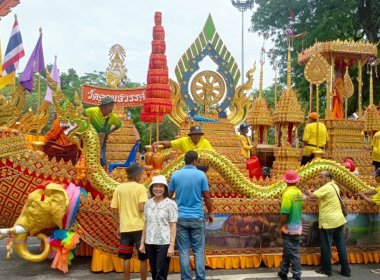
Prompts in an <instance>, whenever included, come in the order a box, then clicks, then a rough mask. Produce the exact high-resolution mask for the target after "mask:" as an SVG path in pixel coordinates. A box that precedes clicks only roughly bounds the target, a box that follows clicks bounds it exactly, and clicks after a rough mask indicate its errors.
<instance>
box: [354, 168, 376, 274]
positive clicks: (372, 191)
mask: <svg viewBox="0 0 380 280" xmlns="http://www.w3.org/2000/svg"><path fill="white" fill-rule="evenodd" d="M370 175H371V176H375V180H376V183H378V184H380V168H378V169H376V172H375V173H372V174H370ZM374 194H375V196H374V197H372V198H369V197H367V195H374ZM357 195H358V196H359V197H361V198H362V199H363V200H364V201H365V202H367V203H368V204H369V205H373V206H374V205H379V206H380V187H377V188H376V189H370V190H368V191H365V192H363V193H361V192H359V193H358V194H357ZM379 210H380V208H379ZM371 272H373V273H376V274H380V267H379V268H377V269H371Z"/></svg>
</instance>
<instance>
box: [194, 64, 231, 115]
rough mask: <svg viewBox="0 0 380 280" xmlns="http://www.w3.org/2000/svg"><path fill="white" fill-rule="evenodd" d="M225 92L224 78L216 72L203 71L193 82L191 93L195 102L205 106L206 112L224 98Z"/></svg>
mask: <svg viewBox="0 0 380 280" xmlns="http://www.w3.org/2000/svg"><path fill="white" fill-rule="evenodd" d="M224 93H225V85H224V81H223V78H222V77H221V76H220V75H219V74H218V73H216V72H213V71H202V72H200V73H198V74H197V75H196V76H195V77H194V79H193V81H192V82H191V95H192V96H193V98H194V100H195V102H197V103H198V104H200V105H203V106H204V108H205V109H206V112H208V111H209V110H210V109H211V106H212V105H215V104H217V103H218V102H219V101H221V100H222V98H223V96H224Z"/></svg>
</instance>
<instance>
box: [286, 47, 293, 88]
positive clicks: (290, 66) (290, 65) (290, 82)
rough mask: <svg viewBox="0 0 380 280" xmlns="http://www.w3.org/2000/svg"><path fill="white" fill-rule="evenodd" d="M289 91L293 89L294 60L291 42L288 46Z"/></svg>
mask: <svg viewBox="0 0 380 280" xmlns="http://www.w3.org/2000/svg"><path fill="white" fill-rule="evenodd" d="M287 85H288V90H290V89H291V87H292V59H291V55H290V42H289V44H288V78H287Z"/></svg>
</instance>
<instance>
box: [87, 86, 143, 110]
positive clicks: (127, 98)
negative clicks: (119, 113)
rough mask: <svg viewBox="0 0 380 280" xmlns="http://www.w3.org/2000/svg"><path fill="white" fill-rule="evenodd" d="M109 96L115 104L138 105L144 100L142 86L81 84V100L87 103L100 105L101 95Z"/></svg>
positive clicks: (124, 105) (123, 105)
mask: <svg viewBox="0 0 380 280" xmlns="http://www.w3.org/2000/svg"><path fill="white" fill-rule="evenodd" d="M106 96H110V97H112V99H113V100H114V101H115V102H116V105H117V106H122V107H139V106H143V103H144V101H145V87H144V88H124V89H120V88H105V87H97V86H92V85H89V84H83V86H82V101H83V103H84V104H87V105H100V102H101V100H102V98H103V97H106Z"/></svg>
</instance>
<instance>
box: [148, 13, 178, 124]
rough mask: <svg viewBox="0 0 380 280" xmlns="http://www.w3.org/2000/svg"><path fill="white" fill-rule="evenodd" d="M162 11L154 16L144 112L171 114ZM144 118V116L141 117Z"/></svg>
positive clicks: (171, 105)
mask: <svg viewBox="0 0 380 280" xmlns="http://www.w3.org/2000/svg"><path fill="white" fill-rule="evenodd" d="M161 16H162V14H161V12H156V14H155V16H154V21H155V24H156V25H155V26H154V27H153V41H152V54H151V55H150V60H149V70H148V77H147V86H146V90H145V98H146V99H145V102H144V112H145V113H149V114H156V116H157V114H158V116H159V115H161V114H170V113H171V112H172V107H173V103H172V100H171V99H170V86H169V84H168V82H169V75H168V66H167V61H166V55H165V50H166V44H165V30H164V28H163V27H162V26H161V22H162V17H161ZM141 119H142V118H141ZM156 121H157V120H156Z"/></svg>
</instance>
